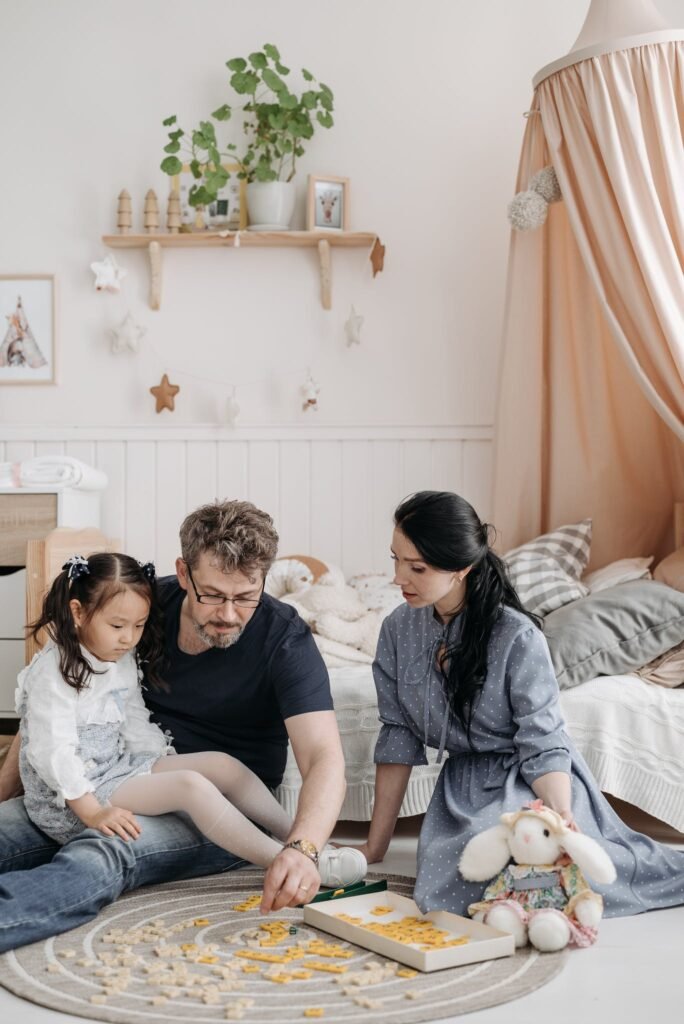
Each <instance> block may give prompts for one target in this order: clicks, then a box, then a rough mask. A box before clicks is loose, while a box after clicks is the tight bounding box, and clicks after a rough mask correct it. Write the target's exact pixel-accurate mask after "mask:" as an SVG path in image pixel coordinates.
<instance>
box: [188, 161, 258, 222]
mask: <svg viewBox="0 0 684 1024" xmlns="http://www.w3.org/2000/svg"><path fill="white" fill-rule="evenodd" d="M222 166H223V168H224V170H226V171H228V173H229V174H230V177H229V179H228V181H227V182H226V184H225V185H224V186H223V188H222V189H220V191H219V193H218V195H217V197H216V199H215V201H214V202H213V203H211V204H210V205H209V206H201V207H195V206H191V205H190V201H189V199H190V189H191V188H192V186H193V185H195V184H199V183H200V180H199V179H198V178H195V177H194V176H193V173H192V171H191V170H190V164H183V169H182V171H181V172H180V174H176V175H174V176H173V177H172V179H171V188H172V189H175V190H176V191H177V192H178V195H179V196H180V207H181V231H244V229H245V228H246V227H247V192H246V183H245V181H244V179H240V178H238V176H237V175H238V171H239V170H240V165H239V164H231V163H226V164H222Z"/></svg>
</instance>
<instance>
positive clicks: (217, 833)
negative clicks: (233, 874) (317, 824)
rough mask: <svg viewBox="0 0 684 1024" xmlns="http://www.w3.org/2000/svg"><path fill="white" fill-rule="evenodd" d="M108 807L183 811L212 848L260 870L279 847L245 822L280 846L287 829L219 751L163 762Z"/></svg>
mask: <svg viewBox="0 0 684 1024" xmlns="http://www.w3.org/2000/svg"><path fill="white" fill-rule="evenodd" d="M226 797H228V798H229V799H226ZM109 802H110V803H111V804H113V805H114V806H115V807H124V808H126V810H129V811H133V813H134V814H150V815H157V814H168V813H170V812H172V811H185V813H186V814H188V815H189V816H190V817H191V818H192V820H193V822H194V823H195V825H196V826H197V828H198V829H199V830H200V832H202V833H203V834H204V835H205V836H206V837H207V839H210V840H211V841H212V843H216V845H217V846H222V847H223V849H224V850H229V851H230V853H234V854H236V856H238V857H242V858H244V859H245V860H248V861H250V863H252V864H258V865H260V866H261V867H268V866H269V864H270V863H271V861H272V860H273V858H274V857H275V856H276V855H277V854H278V853H280V851H281V850H282V848H283V844H282V842H280V843H279V842H276V840H275V839H271V837H270V836H267V835H265V833H264V832H261V831H260V830H259V829H258V828H257V827H256V825H253V824H252V821H250V820H248V819H249V818H251V819H252V820H253V821H256V822H257V824H259V825H263V826H264V828H267V829H268V831H269V832H272V833H273V835H274V836H277V838H278V839H281V840H282V841H283V842H284V841H285V839H286V838H287V836H288V835H289V832H290V829H291V827H292V821H291V819H290V817H289V816H288V815H287V814H286V813H285V811H284V810H283V808H282V807H281V806H280V804H279V803H278V801H277V800H276V798H275V797H274V796H273V794H272V793H271V791H270V790H269V789H268V788H267V787H266V786H265V785H264V783H263V782H262V781H261V779H259V778H258V777H257V776H256V775H255V774H254V772H252V771H250V769H249V768H247V767H246V766H245V765H244V764H242V762H241V761H238V760H237V759H236V758H234V757H231V756H230V755H229V754H222V753H220V752H219V751H209V752H207V753H203V754H169V755H168V756H167V757H162V758H160V759H159V760H158V761H157V762H156V763H155V764H154V765H153V767H152V774H151V775H136V776H134V777H133V778H132V779H127V780H126V782H124V783H122V784H121V785H120V786H119V788H118V789H116V790H115V791H114V793H112V795H111V796H110V798H109ZM246 815H247V816H248V817H246Z"/></svg>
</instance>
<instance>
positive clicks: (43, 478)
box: [0, 455, 107, 491]
mask: <svg viewBox="0 0 684 1024" xmlns="http://www.w3.org/2000/svg"><path fill="white" fill-rule="evenodd" d="M48 485H53V486H54V487H55V488H56V489H61V488H66V487H73V488H76V489H77V490H81V491H103V490H104V489H105V487H106V486H107V476H106V474H105V473H103V472H102V470H100V469H95V468H94V467H93V466H88V465H87V464H86V463H85V462H81V461H80V459H74V458H72V457H71V456H69V455H39V456H37V457H36V458H35V459H25V460H24V461H23V462H3V463H0V486H3V487H45V486H48Z"/></svg>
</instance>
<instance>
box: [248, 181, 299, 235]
mask: <svg viewBox="0 0 684 1024" xmlns="http://www.w3.org/2000/svg"><path fill="white" fill-rule="evenodd" d="M294 205H295V183H294V181H252V182H250V183H249V185H248V186H247V210H248V216H249V230H250V231H287V229H288V228H289V226H290V221H291V220H292V214H293V213H294Z"/></svg>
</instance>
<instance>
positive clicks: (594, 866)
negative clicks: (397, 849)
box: [459, 800, 616, 953]
mask: <svg viewBox="0 0 684 1024" xmlns="http://www.w3.org/2000/svg"><path fill="white" fill-rule="evenodd" d="M500 821H501V824H500V825H496V826H495V827H494V828H490V829H488V830H487V831H486V832H482V833H480V835H477V836H474V837H473V838H472V839H471V840H470V842H468V843H467V844H466V846H465V849H464V850H463V853H462V855H461V860H460V862H459V870H460V872H461V874H462V875H463V877H464V878H465V879H467V880H468V881H470V882H484V881H487V880H488V879H493V881H492V882H490V884H489V885H488V886H487V888H486V889H485V892H484V895H483V897H482V900H480V901H479V902H478V903H471V905H470V906H469V907H468V913H469V914H470V916H471V917H473V918H474V919H475V920H476V921H484V922H485V923H486V924H489V925H491V926H492V927H493V928H498V929H499V930H500V931H504V932H509V933H510V934H512V935H513V936H514V937H515V944H516V946H524V945H525V943H526V942H527V941H529V942H530V943H531V944H532V945H533V946H534V947H535V948H536V949H538V950H540V951H541V952H543V953H550V952H554V951H556V950H559V949H564V948H565V946H567V945H571V946H590V945H592V944H593V943H594V942H595V941H596V937H597V934H598V932H597V929H598V925H599V922H600V920H601V916H602V913H603V898H602V897H601V896H599V894H598V893H595V892H593V891H592V890H591V889H590V888H589V885H588V883H587V882H586V880H585V878H584V873H585V872H586V874H587V875H589V876H590V877H591V878H592V879H593V880H594V881H595V882H598V883H599V885H607V884H609V883H611V882H614V881H615V878H616V872H615V867H614V865H613V862H612V861H611V860H610V858H609V856H608V854H607V853H606V852H605V851H604V850H603V849H602V847H601V846H599V844H598V843H597V842H596V841H595V840H593V839H591V838H590V837H589V836H585V835H582V833H581V832H573V831H572V830H571V829H569V828H568V827H567V825H566V824H565V822H564V821H563V819H562V818H561V816H560V815H559V814H557V813H556V812H555V811H552V810H551V809H550V808H549V807H545V806H544V804H543V803H542V801H541V800H535V801H533V802H531V803H529V804H525V806H524V807H523V809H522V810H521V811H517V812H515V813H513V814H502V815H501V819H500ZM511 859H512V861H513V863H512V864H509V863H508V862H509V861H510V860H511ZM506 865H508V866H506ZM504 869H505V870H504ZM495 875H496V878H494V876H495Z"/></svg>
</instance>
